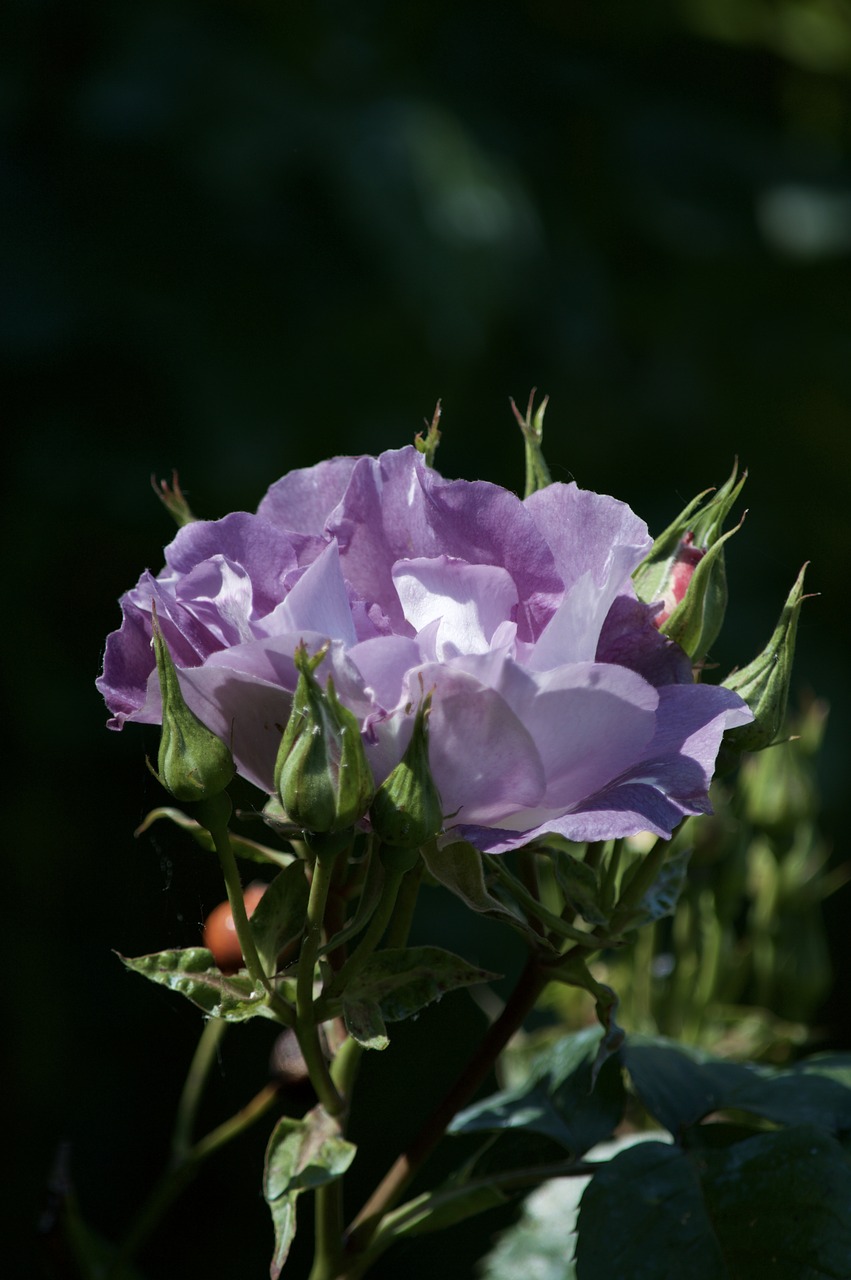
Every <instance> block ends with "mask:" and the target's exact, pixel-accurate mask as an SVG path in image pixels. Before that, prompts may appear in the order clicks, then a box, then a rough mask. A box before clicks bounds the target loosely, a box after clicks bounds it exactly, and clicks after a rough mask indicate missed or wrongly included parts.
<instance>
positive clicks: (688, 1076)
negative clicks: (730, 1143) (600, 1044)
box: [623, 1036, 851, 1136]
mask: <svg viewBox="0 0 851 1280" xmlns="http://www.w3.org/2000/svg"><path fill="white" fill-rule="evenodd" d="M843 1057H844V1070H845V1071H849V1072H851V1059H850V1058H849V1057H848V1056H847V1055H838V1054H833V1055H830V1067H829V1068H822V1070H821V1071H820V1070H819V1069H818V1066H817V1064H818V1059H816V1060H814V1063H813V1064H809V1066H808V1064H807V1063H806V1062H804V1063H801V1064H799V1065H798V1066H797V1067H794V1068H792V1069H791V1070H776V1069H773V1068H771V1067H762V1066H757V1065H755V1064H753V1063H736V1062H722V1061H719V1060H718V1059H715V1058H711V1057H710V1056H709V1055H708V1054H705V1053H702V1052H701V1051H700V1050H697V1049H692V1048H685V1047H684V1046H682V1045H675V1044H672V1043H670V1042H669V1041H664V1040H654V1039H650V1038H644V1037H641V1036H630V1037H629V1039H628V1041H627V1043H626V1045H625V1047H624V1050H623V1061H624V1064H625V1066H626V1067H627V1070H628V1071H629V1073H630V1076H631V1078H632V1082H633V1086H634V1088H635V1091H636V1093H637V1094H638V1096H639V1098H640V1099H641V1101H642V1103H643V1104H644V1106H645V1107H646V1108H647V1110H648V1111H649V1112H650V1114H651V1115H652V1116H654V1117H655V1118H656V1119H657V1120H658V1121H659V1123H660V1124H661V1125H663V1126H664V1127H665V1128H666V1129H667V1130H668V1131H669V1132H670V1133H672V1134H674V1135H675V1136H676V1135H677V1134H680V1133H682V1131H683V1130H684V1129H685V1128H687V1127H688V1126H690V1125H693V1124H696V1123H697V1122H698V1121H700V1120H702V1119H703V1118H704V1117H705V1116H707V1115H710V1114H711V1113H712V1112H714V1111H744V1112H747V1113H748V1114H750V1115H755V1116H761V1117H762V1118H763V1119H765V1120H771V1121H773V1122H774V1123H775V1124H782V1125H797V1124H813V1125H818V1126H819V1127H820V1128H822V1129H825V1130H827V1131H828V1132H829V1133H832V1134H835V1135H837V1136H841V1135H843V1134H848V1133H851V1087H849V1084H848V1083H846V1082H845V1080H843V1079H842V1078H841V1076H840V1078H837V1073H839V1072H841V1071H842V1060H843Z"/></svg>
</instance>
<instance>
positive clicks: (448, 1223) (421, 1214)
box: [385, 1183, 509, 1240]
mask: <svg viewBox="0 0 851 1280" xmlns="http://www.w3.org/2000/svg"><path fill="white" fill-rule="evenodd" d="M508 1199H509V1197H508V1196H507V1195H505V1194H504V1192H502V1191H500V1190H499V1188H498V1187H494V1186H490V1185H488V1184H487V1183H477V1184H476V1185H475V1186H469V1187H458V1186H453V1185H451V1184H449V1185H447V1186H445V1187H440V1188H438V1190H437V1191H426V1192H425V1193H424V1194H423V1195H421V1196H417V1198H416V1199H415V1200H410V1201H409V1202H408V1203H407V1204H404V1205H402V1206H401V1208H399V1209H397V1210H395V1212H393V1213H391V1214H388V1216H387V1218H386V1219H385V1225H386V1228H387V1231H388V1232H389V1233H390V1234H392V1236H393V1239H394V1240H398V1239H400V1238H401V1237H403V1236H416V1235H426V1234H427V1233H428V1232H430V1231H444V1230H445V1229H446V1228H447V1227H454V1226H455V1224H456V1223H458V1222H464V1221H465V1219H467V1218H472V1217H473V1216H474V1215H475V1214H477V1213H485V1212H486V1211H487V1210H488V1209H497V1208H499V1206H500V1205H503V1204H505V1203H506V1201H507V1200H508Z"/></svg>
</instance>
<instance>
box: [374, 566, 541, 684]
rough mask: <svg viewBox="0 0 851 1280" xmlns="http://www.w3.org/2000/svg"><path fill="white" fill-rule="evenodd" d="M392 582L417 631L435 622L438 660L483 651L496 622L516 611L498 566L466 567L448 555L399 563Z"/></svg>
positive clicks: (511, 586) (508, 579)
mask: <svg viewBox="0 0 851 1280" xmlns="http://www.w3.org/2000/svg"><path fill="white" fill-rule="evenodd" d="M393 582H394V584H395V586H396V591H397V593H398V596H399V601H400V603H401V605H402V610H403V612H404V614H405V619H406V621H407V622H409V623H410V624H411V626H412V627H413V628H414V630H415V631H417V632H419V631H422V630H423V628H425V627H427V626H428V624H429V623H431V622H435V621H437V622H439V624H440V625H439V628H438V632H437V636H436V638H435V652H436V656H437V658H438V660H439V661H445V660H446V659H447V658H454V657H456V656H457V655H458V654H462V653H486V652H487V650H488V648H489V647H490V641H491V637H492V636H493V633H494V631H495V630H496V628H497V627H498V626H499V625H500V623H502V622H504V621H506V620H509V619H510V617H511V615H512V612H513V611H514V610H516V608H517V589H516V587H515V585H514V582H513V581H512V578H511V576H510V574H508V573H507V572H506V570H505V569H500V568H499V566H498V565H484V564H468V563H467V562H466V561H465V560H453V559H450V557H449V556H437V557H436V558H434V559H432V560H423V559H418V560H402V561H399V562H398V563H397V564H396V565H395V566H394V568H393Z"/></svg>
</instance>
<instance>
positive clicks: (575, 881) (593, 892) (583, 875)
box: [543, 845, 611, 924]
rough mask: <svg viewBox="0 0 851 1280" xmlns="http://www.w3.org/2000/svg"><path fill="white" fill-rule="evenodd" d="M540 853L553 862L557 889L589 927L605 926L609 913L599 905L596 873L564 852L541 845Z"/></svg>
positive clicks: (598, 883)
mask: <svg viewBox="0 0 851 1280" xmlns="http://www.w3.org/2000/svg"><path fill="white" fill-rule="evenodd" d="M543 852H544V853H546V854H547V856H548V857H549V858H551V859H552V864H553V870H554V871H555V876H556V880H557V881H558V884H559V888H560V889H561V891H562V893H563V894H564V896H565V897H566V898H567V900H568V902H570V904H571V906H573V907H575V908H576V910H577V911H578V912H579V914H580V915H581V916H582V918H583V920H587V921H588V923H589V924H606V923H607V922H608V919H609V915H610V914H611V913H610V912H606V911H604V910H603V908H602V906H601V904H600V881H599V878H598V876H597V872H596V871H595V870H594V869H593V868H592V867H589V866H588V864H587V863H585V862H582V861H581V859H579V858H577V857H575V856H574V855H573V854H572V853H568V852H567V851H566V850H565V849H559V848H556V847H555V846H552V845H544V848H543Z"/></svg>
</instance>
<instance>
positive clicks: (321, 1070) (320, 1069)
mask: <svg viewBox="0 0 851 1280" xmlns="http://www.w3.org/2000/svg"><path fill="white" fill-rule="evenodd" d="M335 859H336V854H332V853H322V854H317V855H316V860H315V862H314V864H313V879H312V881H311V884H310V897H309V898H308V902H307V927H306V930H305V934H304V939H303V941H302V944H301V954H300V956H299V961H298V975H297V978H296V1024H295V1032H296V1035H297V1037H298V1043H299V1047H300V1049H301V1052H302V1056H303V1057H304V1061H305V1064H306V1066H307V1070H308V1073H309V1075H310V1080H311V1083H312V1085H313V1087H314V1089H315V1090H316V1095H317V1097H318V1098H319V1101H320V1102H321V1103H322V1105H323V1107H324V1108H325V1110H326V1111H327V1112H328V1114H329V1115H331V1116H338V1115H340V1113H341V1112H342V1111H344V1110H345V1103H344V1102H343V1099H342V1098H341V1097H340V1095H339V1093H338V1092H337V1089H336V1087H335V1085H334V1081H333V1080H332V1079H331V1075H330V1073H329V1071H328V1064H327V1062H326V1061H325V1054H324V1052H323V1050H322V1045H321V1044H320V1041H319V1029H318V1027H317V1023H316V1008H315V1005H314V1002H313V979H314V972H315V970H316V962H317V959H318V957H319V948H320V946H321V943H322V922H323V920H324V918H325V904H326V903H327V901H328V892H329V890H330V888H331V881H332V875H333V870H334V862H335Z"/></svg>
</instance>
